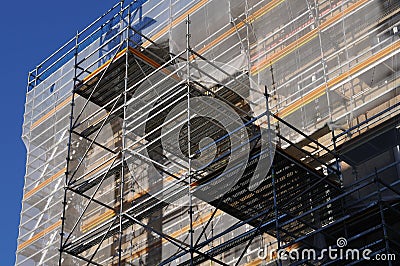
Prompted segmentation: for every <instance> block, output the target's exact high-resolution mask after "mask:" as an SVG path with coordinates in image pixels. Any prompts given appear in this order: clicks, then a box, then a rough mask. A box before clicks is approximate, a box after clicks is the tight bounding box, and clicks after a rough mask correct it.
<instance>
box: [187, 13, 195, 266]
mask: <svg viewBox="0 0 400 266" xmlns="http://www.w3.org/2000/svg"><path fill="white" fill-rule="evenodd" d="M190 23H191V22H190V17H189V15H188V16H187V18H186V86H187V120H188V121H187V131H188V133H187V149H188V181H189V182H188V194H189V195H188V196H189V241H190V246H189V249H190V265H194V264H193V253H194V250H193V249H194V245H193V244H194V238H193V237H194V231H193V198H192V197H193V195H192V189H191V184H192V165H191V163H192V162H191V161H192V154H191V147H190V145H191V144H190V142H191V136H190V51H191V48H190Z"/></svg>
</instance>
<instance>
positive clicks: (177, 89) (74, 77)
mask: <svg viewBox="0 0 400 266" xmlns="http://www.w3.org/2000/svg"><path fill="white" fill-rule="evenodd" d="M399 11H400V4H399V3H398V1H394V0H379V1H378V0H354V1H353V0H348V1H339V0H337V1H336V0H320V1H309V0H299V1H283V0H271V1H269V0H268V1H267V0H265V1H253V0H246V1H243V0H166V1H155V0H154V1H153V0H136V1H132V2H124V1H121V2H119V3H116V4H115V5H114V6H113V7H112V8H111V9H110V10H108V11H107V12H106V13H104V14H103V15H102V16H100V17H99V18H98V19H97V20H95V21H94V22H93V23H92V24H90V25H89V26H88V27H86V28H85V29H84V30H82V31H79V32H78V33H77V35H76V36H75V37H74V38H72V39H71V40H70V41H69V42H67V43H66V44H64V45H63V46H62V47H60V49H59V50H57V51H56V52H55V53H53V54H52V55H51V56H50V57H48V58H47V59H45V60H44V61H43V62H42V63H40V64H39V65H38V66H37V67H36V68H35V69H34V70H32V71H31V72H30V73H29V76H28V86H27V94H26V104H25V115H24V124H23V136H22V138H23V140H24V143H25V145H26V147H27V165H26V175H25V185H24V196H23V202H22V211H21V221H20V227H19V228H20V229H19V237H18V249H17V252H16V257H17V258H16V265H88V264H89V265H90V264H93V265H219V264H221V265H269V264H270V265H302V264H312V265H314V264H318V265H325V264H326V265H328V264H335V265H336V264H338V265H347V264H349V265H350V264H351V265H352V264H357V263H359V264H360V265H363V264H365V263H368V261H367V259H368V258H363V257H358V258H351V259H347V260H346V259H343V257H341V258H340V257H336V258H332V257H330V256H327V255H325V256H324V255H321V254H323V253H322V251H323V250H324V249H327V248H328V247H332V248H339V249H340V248H342V249H344V248H348V249H350V248H351V249H356V250H358V251H365V250H370V253H369V255H370V257H371V258H375V257H376V256H377V255H379V256H380V255H382V254H383V255H384V256H386V258H388V259H387V260H385V261H383V262H382V265H384V264H387V265H396V260H395V259H396V258H397V260H400V257H399V253H400V246H399V243H398V239H399V236H400V233H399V232H400V224H399V221H398V218H397V217H398V214H399V213H400V208H399V203H400V202H399V198H400V179H399V176H400V150H399V144H400V136H399V134H400V133H399V128H400V127H399V125H400V122H399V99H400V96H399V88H398V86H399V84H400V83H399V77H398V74H399V72H398V71H399V69H398V68H399V66H400V64H399V55H398V53H399V52H400V37H399V23H400V15H399ZM338 239H339V240H342V241H343V240H345V242H344V243H345V244H343V242H340V241H338ZM310 249H311V250H314V251H315V252H316V253H315V254H317V255H321V256H317V257H318V258H317V257H314V258H313V257H310V256H308V257H304V256H303V257H301V256H298V257H290V258H287V257H286V258H285V257H280V256H281V255H280V254H281V252H280V251H283V250H285V251H286V252H287V253H290V252H291V251H304V250H310ZM293 254H294V253H293Z"/></svg>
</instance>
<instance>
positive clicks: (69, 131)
mask: <svg viewBox="0 0 400 266" xmlns="http://www.w3.org/2000/svg"><path fill="white" fill-rule="evenodd" d="M78 47H79V32H77V33H76V36H75V50H74V78H73V87H72V98H71V111H70V116H69V129H68V144H67V158H66V160H67V162H66V163H67V165H66V168H65V169H66V170H65V179H64V197H63V201H62V205H63V210H62V214H61V232H60V249H59V252H60V255H59V259H58V265H59V266H61V264H62V262H63V258H62V255H63V252H64V243H63V242H64V235H65V232H64V230H65V215H66V208H67V193H68V185H69V180H68V178H69V171H70V159H71V145H72V144H71V143H72V128H73V125H74V107H75V88H76V86H77V80H78V78H77V75H78V51H79V50H78Z"/></svg>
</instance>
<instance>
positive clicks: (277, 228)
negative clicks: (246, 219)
mask: <svg viewBox="0 0 400 266" xmlns="http://www.w3.org/2000/svg"><path fill="white" fill-rule="evenodd" d="M270 70H271V78H272V87H275V78H274V71H273V68H272V64H271V69H270ZM264 95H265V106H266V111H267V124H268V145H269V146H268V150H269V159H270V160H272V164H271V182H272V190H273V197H274V215H275V230H276V240H277V243H278V247H277V250H278V251H279V250H280V248H281V239H280V234H279V212H278V198H277V197H278V196H277V192H276V180H275V165H274V161H273V160H274V158H273V156H274V154H273V153H272V147H271V145H272V136H271V130H272V127H271V113H270V112H271V111H270V110H269V93H268V89H267V86H265V87H264ZM277 259H278V265H282V262H281V260H280V258H277Z"/></svg>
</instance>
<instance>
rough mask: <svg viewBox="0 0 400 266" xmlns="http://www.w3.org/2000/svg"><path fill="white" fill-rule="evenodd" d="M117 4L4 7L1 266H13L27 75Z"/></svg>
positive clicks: (72, 0)
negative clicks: (80, 30) (79, 31)
mask: <svg viewBox="0 0 400 266" xmlns="http://www.w3.org/2000/svg"><path fill="white" fill-rule="evenodd" d="M116 2H117V1H111V0H110V1H104V0H103V1H99V0H84V1H78V0H69V1H50V0H42V1H27V0H23V1H15V0H14V1H2V2H1V3H0V10H2V14H1V16H0V22H1V23H0V25H2V27H1V31H0V34H1V37H0V51H1V65H0V80H1V85H0V86H1V96H0V97H1V99H2V102H1V104H0V109H1V122H0V134H1V136H0V141H1V153H0V156H1V158H0V163H1V168H0V169H1V174H0V178H1V183H0V204H1V209H0V211H1V216H2V217H1V219H0V232H1V235H0V265H2V266H3V265H5V266H7V265H13V264H14V261H15V250H16V247H17V235H18V224H19V212H20V209H21V199H22V188H23V179H24V174H25V158H26V150H25V147H24V144H23V143H22V141H21V131H22V130H21V127H22V122H23V112H24V102H25V91H26V80H27V73H28V71H29V70H30V69H33V68H34V67H35V66H36V65H37V64H39V63H40V62H41V61H42V60H43V59H45V58H46V57H47V56H48V55H50V53H52V52H53V51H54V50H56V49H57V48H58V47H59V46H61V45H62V44H63V43H64V42H66V41H67V40H68V39H70V38H71V37H72V36H74V35H75V33H76V31H77V30H79V29H83V28H84V27H85V26H86V25H88V24H89V23H90V22H91V21H93V20H94V19H95V18H97V17H98V16H100V15H101V14H102V13H103V12H104V11H106V10H107V9H108V8H109V7H111V6H112V5H114V4H115V3H116Z"/></svg>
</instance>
